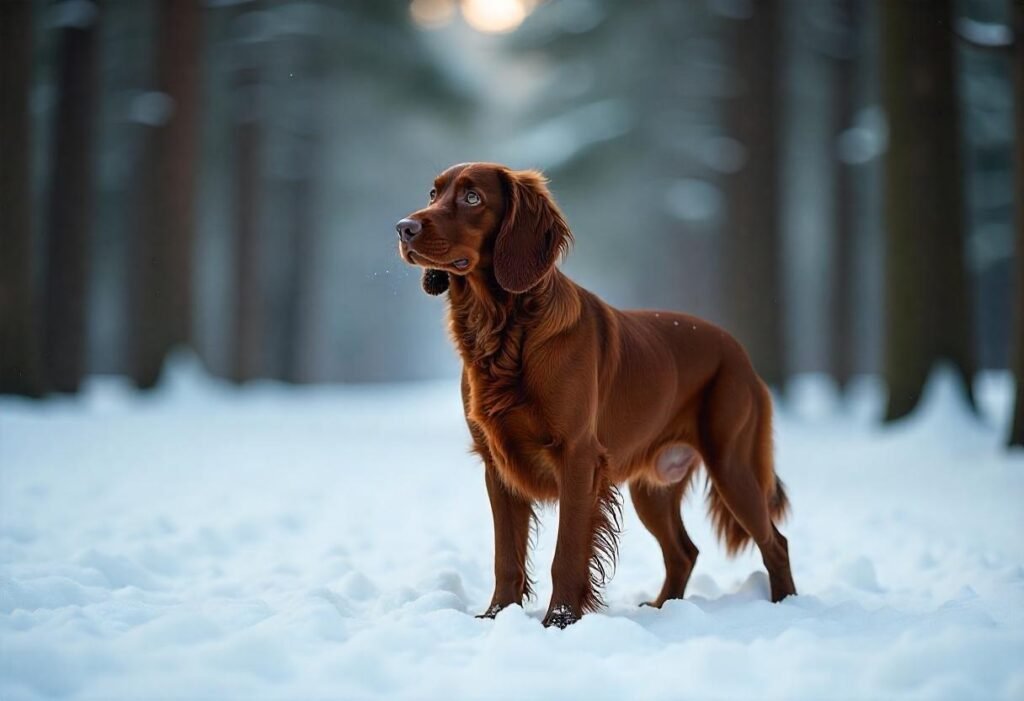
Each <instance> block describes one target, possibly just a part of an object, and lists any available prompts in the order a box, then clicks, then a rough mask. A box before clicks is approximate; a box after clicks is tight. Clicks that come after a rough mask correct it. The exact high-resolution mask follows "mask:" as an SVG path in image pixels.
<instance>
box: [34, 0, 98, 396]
mask: <svg viewBox="0 0 1024 701" xmlns="http://www.w3.org/2000/svg"><path fill="white" fill-rule="evenodd" d="M84 7H86V8H88V10H84V11H82V12H80V13H79V15H78V16H77V17H75V20H76V21H77V23H76V24H69V25H65V26H64V27H62V29H61V30H60V40H59V41H60V57H59V59H58V78H57V92H58V98H57V112H56V117H55V120H54V138H53V164H52V170H51V176H50V177H51V181H50V192H49V207H48V209H49V217H50V219H49V222H48V226H47V261H46V290H45V292H46V294H45V318H44V331H43V349H42V358H43V365H44V368H45V371H46V375H47V379H48V381H49V386H50V387H51V388H52V389H55V390H57V391H59V392H76V391H78V386H79V384H80V382H81V380H82V377H83V375H84V374H85V367H86V357H85V351H86V298H87V294H86V275H87V270H88V257H89V243H90V242H89V235H90V234H89V232H90V227H91V225H92V219H93V207H94V201H95V193H94V191H93V119H94V116H95V115H94V111H95V103H96V92H97V91H96V66H97V49H96V38H97V33H98V32H97V23H98V20H99V12H100V10H99V2H93V3H92V4H91V5H85V6H84Z"/></svg>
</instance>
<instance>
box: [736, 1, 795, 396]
mask: <svg viewBox="0 0 1024 701" xmlns="http://www.w3.org/2000/svg"><path fill="white" fill-rule="evenodd" d="M750 10H751V16H749V17H746V18H742V19H734V20H730V23H731V25H732V27H733V32H732V36H731V37H730V45H731V46H732V48H733V51H734V55H735V58H736V69H737V73H738V76H739V82H740V86H739V89H740V91H741V92H740V95H739V96H737V97H735V98H733V99H732V100H731V101H730V104H729V106H728V108H727V119H728V124H729V127H730V130H731V133H732V135H733V136H734V137H735V138H736V139H738V140H739V141H740V143H742V145H743V147H744V149H745V151H746V162H745V163H744V164H743V167H742V168H740V169H739V171H737V172H736V173H735V174H734V175H732V176H731V177H730V178H729V182H728V183H727V196H728V217H729V221H728V222H727V224H726V227H725V229H724V231H723V237H722V276H723V279H724V285H725V289H724V292H725V295H724V304H723V307H724V312H725V318H726V321H727V325H728V327H729V330H730V331H732V332H733V333H734V334H735V335H736V337H737V338H738V339H739V340H740V342H741V343H743V344H744V346H746V348H747V351H748V352H749V353H750V356H751V359H752V360H753V362H754V366H755V367H756V368H757V371H758V372H759V373H760V374H761V376H762V377H763V378H764V380H765V381H766V382H767V383H768V384H770V385H773V386H776V387H779V388H781V387H782V383H783V381H784V380H785V372H786V367H785V354H784V345H783V330H784V323H783V322H784V319H783V314H784V309H783V299H782V285H781V281H780V278H781V270H780V266H781V260H780V258H781V256H780V252H781V246H780V243H781V238H780V212H779V187H778V182H779V178H780V175H781V173H780V167H779V166H780V163H779V147H778V139H779V136H778V135H779V129H778V120H779V107H780V105H779V72H780V70H781V67H782V66H781V64H782V62H781V61H780V60H779V55H780V44H781V34H782V28H781V5H780V2H779V0H762V1H761V2H756V3H751V4H750Z"/></svg>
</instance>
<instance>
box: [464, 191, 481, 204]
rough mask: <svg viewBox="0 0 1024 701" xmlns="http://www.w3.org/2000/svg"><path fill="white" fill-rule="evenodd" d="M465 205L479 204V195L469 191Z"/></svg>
mask: <svg viewBox="0 0 1024 701" xmlns="http://www.w3.org/2000/svg"><path fill="white" fill-rule="evenodd" d="M466 204H480V195H478V194H476V193H475V192H473V191H472V190H470V191H469V192H467V193H466Z"/></svg>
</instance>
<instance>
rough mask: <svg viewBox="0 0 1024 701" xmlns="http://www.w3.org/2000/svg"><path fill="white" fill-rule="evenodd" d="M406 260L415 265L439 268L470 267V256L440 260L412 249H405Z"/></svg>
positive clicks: (460, 268) (461, 269) (463, 268)
mask: <svg viewBox="0 0 1024 701" xmlns="http://www.w3.org/2000/svg"><path fill="white" fill-rule="evenodd" d="M405 257H406V260H408V261H409V262H410V263H412V264H413V265H419V266H422V267H424V268H438V269H440V270H444V269H446V268H455V269H456V270H459V271H463V270H467V269H468V268H469V258H456V259H454V260H450V261H447V262H445V261H439V260H434V259H433V258H430V257H429V256H425V255H423V254H422V253H420V252H418V251H413V250H412V249H406V251H405Z"/></svg>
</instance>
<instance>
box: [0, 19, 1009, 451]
mask: <svg viewBox="0 0 1024 701" xmlns="http://www.w3.org/2000/svg"><path fill="white" fill-rule="evenodd" d="M0 51H2V66H0V71H2V73H0V81H2V82H0V94H2V96H3V98H2V109H0V138H2V140H3V155H2V158H0V227H2V228H0V244H2V247H0V392H5V393H17V394H25V395H28V396H43V395H45V394H47V393H50V392H75V391H77V390H78V388H79V387H80V384H81V382H82V380H83V378H84V377H85V376H86V375H88V374H90V373H118V374H125V375H129V376H131V377H132V378H133V379H134V381H135V383H136V384H137V385H138V386H139V387H142V388H150V387H154V386H156V385H158V384H159V381H160V375H161V371H162V368H163V367H164V364H165V360H166V358H167V356H168V354H169V353H171V352H172V351H175V350H176V349H178V348H191V349H193V350H194V352H195V353H196V354H197V355H198V356H199V357H200V358H201V359H202V361H203V363H204V364H205V366H206V367H207V368H208V369H209V371H210V372H212V373H213V374H215V375H218V376H223V377H227V378H231V379H233V380H235V381H238V382H243V381H247V380H250V379H255V378H273V379H279V380H284V381H288V382H300V383H318V382H380V381H388V382H393V381H403V380H411V379H418V378H429V377H437V376H455V374H456V372H457V359H456V356H455V353H454V352H453V351H452V349H451V347H450V345H449V340H448V338H447V335H446V333H445V331H444V326H443V321H442V314H443V312H442V307H441V305H440V304H439V303H438V300H435V299H431V298H428V297H427V296H426V295H424V294H422V293H421V291H420V286H419V275H418V272H417V271H415V270H412V269H410V268H408V267H406V266H405V265H404V264H403V263H402V261H401V260H400V259H399V258H398V256H397V254H396V243H397V239H396V235H395V232H394V222H395V221H396V220H397V219H399V218H400V217H402V216H404V215H405V214H407V213H408V212H409V211H412V210H414V209H417V208H419V207H421V206H423V204H424V203H425V202H426V198H427V192H428V190H429V189H430V184H431V180H432V178H433V176H434V175H435V174H436V173H437V172H438V171H440V170H442V169H443V168H444V167H446V166H448V165H450V164H452V163H456V162H461V161H469V160H496V161H501V162H505V163H507V164H509V165H511V166H513V167H521V168H526V167H536V168H541V169H543V170H544V171H546V173H547V174H548V175H549V176H550V178H551V180H552V190H553V192H554V194H555V196H556V198H557V199H558V201H559V203H560V204H561V206H562V208H563V210H564V211H565V213H566V215H567V217H568V220H569V222H570V225H571V226H572V228H573V230H574V232H575V234H576V238H577V244H576V248H575V250H574V251H573V252H572V253H571V255H570V256H569V257H568V259H567V261H566V263H565V268H566V270H567V272H568V273H569V274H570V275H571V276H573V277H574V278H575V279H576V280H577V281H578V282H580V283H581V284H583V285H584V286H586V287H588V288H590V289H592V290H594V291H595V292H597V293H598V294H600V295H601V296H603V297H604V298H605V299H606V300H608V301H609V302H611V303H613V304H615V305H618V306H621V307H661V308H672V309H678V310H685V311H689V312H692V313H695V314H698V315H701V316H705V317H708V318H710V319H712V320H715V321H717V322H720V323H722V324H724V325H725V326H726V327H727V328H729V329H730V330H732V331H733V332H734V333H735V334H736V335H737V336H738V337H739V338H740V339H741V340H742V341H743V342H744V343H745V344H746V345H747V347H748V349H749V350H750V352H751V355H752V356H753V358H754V362H755V365H756V366H757V367H758V369H759V371H760V372H761V373H762V375H763V376H764V377H765V378H766V380H768V381H769V382H770V383H771V384H772V385H774V386H775V387H776V389H778V390H779V391H781V392H783V393H784V390H785V387H786V382H787V379H788V378H790V377H792V376H793V375H794V374H797V373H804V372H822V373H827V374H829V375H830V376H831V377H832V378H834V379H835V381H836V383H837V386H838V387H839V388H840V389H841V388H843V387H845V386H846V385H847V383H848V382H849V380H850V379H851V377H854V376H856V375H860V374H864V373H873V374H881V375H882V376H883V377H884V378H885V380H886V382H887V384H888V387H889V389H890V398H889V408H888V412H887V418H889V419H894V418H898V417H900V416H903V415H905V414H907V413H908V412H910V411H912V410H913V408H914V406H915V405H916V403H917V401H918V399H919V398H920V393H921V389H922V386H923V384H924V382H925V379H926V377H927V375H928V373H929V372H930V370H931V369H932V368H933V367H934V366H935V364H936V363H939V362H946V363H949V364H950V365H951V366H952V367H954V368H955V369H956V370H957V371H958V373H959V374H960V375H961V376H962V377H963V378H964V379H965V380H967V382H965V383H964V392H965V397H966V398H967V400H968V401H970V387H971V384H970V379H971V378H973V377H974V375H975V374H976V372H978V371H979V370H981V369H1004V368H1010V369H1013V370H1015V374H1016V376H1017V377H1022V376H1024V331H1022V329H1024V290H1022V288H1024V285H1021V284H1018V282H1017V280H1019V279H1024V275H1022V272H1021V266H1022V261H1024V255H1021V254H1020V253H1018V252H1021V251H1024V212H1022V209H1021V207H1022V201H1021V200H1022V197H1024V194H1022V193H1024V185H1022V180H1021V178H1022V171H1024V155H1022V149H1024V146H1022V138H1024V137H1022V134H1024V130H1022V123H1024V115H1022V113H1024V103H1022V99H1024V98H1022V96H1024V0H645V1H643V2H639V1H635V0H634V1H630V0H549V1H547V2H543V1H541V0H461V1H457V0H411V2H410V0H302V1H288V0H248V1H244V0H34V1H24V0H2V1H0ZM1019 385H1020V386H1024V383H1019ZM1017 404H1018V407H1020V406H1021V405H1022V401H1021V399H1020V390H1018V400H1017ZM1021 414H1022V412H1021V411H1018V412H1017V418H1016V420H1015V422H1014V428H1013V436H1012V437H1011V440H1012V441H1015V442H1018V443H1019V442H1024V418H1022V416H1021Z"/></svg>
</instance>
